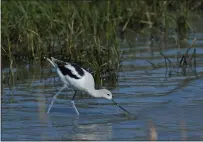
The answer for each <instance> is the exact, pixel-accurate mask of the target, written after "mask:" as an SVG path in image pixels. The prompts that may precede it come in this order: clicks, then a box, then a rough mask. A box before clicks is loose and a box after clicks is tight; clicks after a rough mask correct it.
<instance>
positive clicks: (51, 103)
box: [47, 86, 67, 113]
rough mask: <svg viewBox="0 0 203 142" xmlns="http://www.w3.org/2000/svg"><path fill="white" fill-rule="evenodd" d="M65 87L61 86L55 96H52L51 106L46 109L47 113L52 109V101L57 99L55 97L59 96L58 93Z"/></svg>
mask: <svg viewBox="0 0 203 142" xmlns="http://www.w3.org/2000/svg"><path fill="white" fill-rule="evenodd" d="M66 87H67V86H63V87H62V88H61V89H60V90H59V91H58V92H57V93H56V95H54V96H53V98H52V101H51V104H50V105H49V108H48V110H47V113H49V112H50V110H51V108H52V106H53V104H54V101H55V100H56V98H57V96H58V95H59V93H60V92H61V91H63V89H65V88H66Z"/></svg>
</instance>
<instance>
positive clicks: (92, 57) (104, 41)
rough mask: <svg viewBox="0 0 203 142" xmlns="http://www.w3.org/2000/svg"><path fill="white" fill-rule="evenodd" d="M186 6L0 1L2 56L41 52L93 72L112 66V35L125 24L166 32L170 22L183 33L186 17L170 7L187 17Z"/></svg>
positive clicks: (115, 49) (115, 62)
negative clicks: (76, 63) (182, 20)
mask: <svg viewBox="0 0 203 142" xmlns="http://www.w3.org/2000/svg"><path fill="white" fill-rule="evenodd" d="M189 5H191V1H184V4H182V2H179V1H159V0H153V1H149V0H142V1H122V0H117V1H37V0H36V1H2V49H3V50H2V57H3V58H2V59H3V60H9V61H10V62H12V60H29V61H31V60H38V59H42V57H43V56H44V55H47V56H55V57H56V58H57V57H58V58H60V59H62V58H64V59H67V60H72V61H74V62H79V63H81V64H84V65H86V66H88V67H90V68H92V69H93V70H96V72H97V73H100V72H104V71H105V70H112V69H115V70H118V68H119V63H120V57H121V56H120V54H121V53H120V47H119V40H118V38H119V36H118V35H124V34H125V32H126V30H127V29H131V30H133V31H137V32H138V33H139V32H146V31H147V30H146V29H149V31H150V32H152V33H153V32H154V31H156V32H157V31H158V33H160V32H162V31H164V33H165V35H168V29H169V28H171V27H179V31H180V33H181V34H182V33H183V34H185V29H187V27H186V28H181V26H182V27H184V26H185V25H186V26H187V21H186V22H185V23H184V25H181V22H179V23H178V22H176V21H177V19H178V16H176V12H179V11H178V9H181V10H180V11H181V12H180V13H181V16H182V17H187V14H188V11H189V10H190V7H189ZM185 19H186V18H185ZM182 29H183V30H182ZM181 31H183V32H181ZM166 37H167V36H166Z"/></svg>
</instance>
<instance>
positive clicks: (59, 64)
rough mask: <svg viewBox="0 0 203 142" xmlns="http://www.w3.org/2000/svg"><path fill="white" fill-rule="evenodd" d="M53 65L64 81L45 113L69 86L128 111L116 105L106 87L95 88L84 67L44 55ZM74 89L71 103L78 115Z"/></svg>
mask: <svg viewBox="0 0 203 142" xmlns="http://www.w3.org/2000/svg"><path fill="white" fill-rule="evenodd" d="M45 59H47V60H48V61H49V62H50V63H51V64H52V66H53V67H55V68H56V71H57V73H58V75H59V77H60V79H61V80H62V82H63V83H64V86H63V87H62V88H61V89H60V90H59V91H58V92H57V93H56V94H55V95H54V96H53V99H52V102H51V104H50V105H49V108H48V111H47V113H49V112H50V110H51V108H52V106H53V103H54V101H55V99H56V97H57V96H58V95H59V93H60V92H61V91H62V90H63V89H65V88H66V87H68V86H70V87H72V88H73V89H75V90H79V91H84V92H87V93H88V94H90V95H91V96H93V97H96V98H105V99H108V100H111V101H112V102H113V103H114V104H116V105H117V106H118V107H120V108H121V109H122V110H124V111H126V112H127V113H129V112H128V111H127V110H126V109H124V108H123V107H121V106H120V105H118V103H116V102H115V101H114V100H113V98H112V93H111V92H110V91H109V90H107V89H99V90H96V89H95V82H94V78H93V76H92V74H90V73H89V72H88V71H86V70H85V69H83V68H81V67H80V66H78V65H76V64H73V63H68V62H63V61H61V60H58V59H55V58H53V57H51V59H49V58H47V57H45ZM75 95H76V91H75V94H74V95H73V97H72V101H71V103H72V105H73V108H74V109H75V111H76V113H77V114H78V115H79V112H78V110H77V108H76V106H75V103H74V99H75Z"/></svg>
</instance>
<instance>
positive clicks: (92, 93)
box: [88, 89, 102, 98]
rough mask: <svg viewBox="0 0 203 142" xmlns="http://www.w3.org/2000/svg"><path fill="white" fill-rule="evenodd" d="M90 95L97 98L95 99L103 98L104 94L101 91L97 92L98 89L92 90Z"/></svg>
mask: <svg viewBox="0 0 203 142" xmlns="http://www.w3.org/2000/svg"><path fill="white" fill-rule="evenodd" d="M88 93H89V94H90V95H91V96H93V97H95V98H101V97H102V93H101V91H100V90H97V89H92V90H89V91H88Z"/></svg>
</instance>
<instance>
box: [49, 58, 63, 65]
mask: <svg viewBox="0 0 203 142" xmlns="http://www.w3.org/2000/svg"><path fill="white" fill-rule="evenodd" d="M51 60H52V62H53V63H54V64H55V65H60V64H62V65H64V64H67V63H66V62H64V61H61V60H58V59H56V58H54V57H51Z"/></svg>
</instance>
